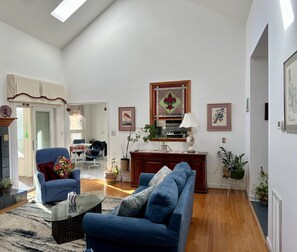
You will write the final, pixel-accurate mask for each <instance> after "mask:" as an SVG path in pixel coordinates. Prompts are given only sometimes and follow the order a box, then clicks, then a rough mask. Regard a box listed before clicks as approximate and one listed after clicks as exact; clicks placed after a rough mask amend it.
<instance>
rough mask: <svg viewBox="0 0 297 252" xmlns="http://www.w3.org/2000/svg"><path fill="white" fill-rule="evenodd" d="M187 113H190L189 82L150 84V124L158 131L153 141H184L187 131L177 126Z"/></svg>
mask: <svg viewBox="0 0 297 252" xmlns="http://www.w3.org/2000/svg"><path fill="white" fill-rule="evenodd" d="M187 112H191V81H190V80H180V81H166V82H153V83H150V124H151V125H155V126H156V127H157V131H158V133H157V137H156V138H155V139H154V140H155V141H162V139H164V138H166V141H180V142H183V141H185V139H186V134H187V129H184V128H179V125H180V124H181V122H182V119H183V116H184V114H185V113H187Z"/></svg>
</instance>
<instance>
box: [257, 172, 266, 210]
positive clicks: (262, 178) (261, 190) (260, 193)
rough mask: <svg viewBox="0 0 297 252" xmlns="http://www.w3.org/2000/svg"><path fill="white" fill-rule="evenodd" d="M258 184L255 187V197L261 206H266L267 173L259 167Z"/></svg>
mask: <svg viewBox="0 0 297 252" xmlns="http://www.w3.org/2000/svg"><path fill="white" fill-rule="evenodd" d="M258 180H259V182H260V184H259V185H258V186H255V189H254V191H255V196H256V197H257V198H258V199H259V200H260V203H261V204H262V205H266V206H267V205H268V173H267V172H265V171H264V170H263V167H261V169H260V172H259V178H258Z"/></svg>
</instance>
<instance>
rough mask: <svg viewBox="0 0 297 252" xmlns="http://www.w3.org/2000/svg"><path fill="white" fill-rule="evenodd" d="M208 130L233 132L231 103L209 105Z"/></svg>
mask: <svg viewBox="0 0 297 252" xmlns="http://www.w3.org/2000/svg"><path fill="white" fill-rule="evenodd" d="M207 130H208V131H230V130H231V103H214V104H207Z"/></svg>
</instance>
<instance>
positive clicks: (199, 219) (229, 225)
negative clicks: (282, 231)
mask: <svg viewBox="0 0 297 252" xmlns="http://www.w3.org/2000/svg"><path fill="white" fill-rule="evenodd" d="M134 189H135V188H133V187H131V186H130V183H124V182H117V183H116V184H115V185H105V183H104V181H102V180H96V179H81V191H82V192H87V191H95V190H105V191H106V194H107V195H108V196H111V197H120V198H121V197H125V196H127V195H129V194H131V193H133V191H134ZM30 195H31V196H32V195H34V192H31V193H29V196H30ZM5 210H6V211H8V210H7V209H3V210H2V212H5ZM0 213H1V211H0ZM239 251H240V252H267V251H268V250H267V248H266V245H265V243H264V239H263V236H262V234H261V232H260V230H259V228H258V226H257V223H256V220H255V217H254V215H253V212H252V210H251V207H250V205H249V201H248V200H247V198H246V197H245V198H244V197H243V196H242V194H241V193H238V192H236V191H231V193H230V196H229V197H228V196H227V191H226V190H219V189H210V190H209V191H208V193H207V194H198V193H195V195H194V207H193V218H192V223H191V227H190V232H189V237H188V243H187V248H186V252H239Z"/></svg>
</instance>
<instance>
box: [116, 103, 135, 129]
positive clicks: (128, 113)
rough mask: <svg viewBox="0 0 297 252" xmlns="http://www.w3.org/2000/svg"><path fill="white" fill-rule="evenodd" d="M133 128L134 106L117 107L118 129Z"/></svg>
mask: <svg viewBox="0 0 297 252" xmlns="http://www.w3.org/2000/svg"><path fill="white" fill-rule="evenodd" d="M134 130H135V107H119V131H134Z"/></svg>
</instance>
